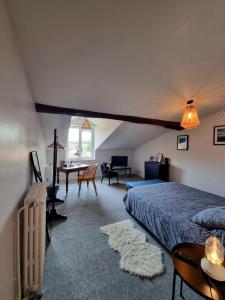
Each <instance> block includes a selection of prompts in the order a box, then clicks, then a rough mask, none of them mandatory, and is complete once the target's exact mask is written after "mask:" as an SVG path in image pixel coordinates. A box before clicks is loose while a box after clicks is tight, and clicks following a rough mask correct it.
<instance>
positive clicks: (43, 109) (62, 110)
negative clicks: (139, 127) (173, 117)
mask: <svg viewBox="0 0 225 300" xmlns="http://www.w3.org/2000/svg"><path fill="white" fill-rule="evenodd" d="M35 107H36V111H37V112H40V113H48V114H61V115H70V116H79V117H88V118H101V119H112V120H120V121H125V122H131V123H138V124H148V125H156V126H162V127H165V128H169V129H174V130H182V129H183V128H182V127H181V126H180V123H179V122H173V121H164V120H157V119H150V118H142V117H135V116H126V115H115V114H108V113H102V112H96V111H89V110H81V109H75V108H66V107H59V106H51V105H46V104H40V103H35Z"/></svg>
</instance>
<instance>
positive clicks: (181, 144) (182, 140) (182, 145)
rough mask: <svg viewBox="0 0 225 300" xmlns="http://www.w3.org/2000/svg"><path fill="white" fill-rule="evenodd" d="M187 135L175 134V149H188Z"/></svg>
mask: <svg viewBox="0 0 225 300" xmlns="http://www.w3.org/2000/svg"><path fill="white" fill-rule="evenodd" d="M188 144H189V136H188V135H178V136H177V150H188Z"/></svg>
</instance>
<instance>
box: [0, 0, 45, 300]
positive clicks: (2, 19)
mask: <svg viewBox="0 0 225 300" xmlns="http://www.w3.org/2000/svg"><path fill="white" fill-rule="evenodd" d="M0 45H1V46H0V66H1V72H0V103H1V109H0V166H1V167H0V245H1V246H0V298H1V299H2V300H14V299H15V295H14V264H15V253H14V247H15V245H14V237H15V236H14V233H15V225H14V212H15V210H16V208H17V206H18V203H19V202H20V200H21V199H22V198H23V196H24V194H25V192H26V191H27V189H28V186H29V184H30V178H31V176H30V166H29V159H28V158H29V151H31V150H38V152H39V157H40V162H41V165H43V164H44V162H45V155H44V153H45V151H44V140H43V137H42V133H41V127H40V121H39V116H38V114H36V113H35V111H34V104H33V100H32V96H31V92H30V90H29V88H28V85H27V80H26V76H25V74H24V70H23V66H22V63H21V60H20V57H19V55H18V51H17V46H16V44H15V37H14V35H13V32H12V29H11V26H10V22H9V19H8V15H7V12H6V9H5V6H4V3H3V0H0Z"/></svg>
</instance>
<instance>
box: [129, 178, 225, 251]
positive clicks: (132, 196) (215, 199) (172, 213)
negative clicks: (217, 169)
mask: <svg viewBox="0 0 225 300" xmlns="http://www.w3.org/2000/svg"><path fill="white" fill-rule="evenodd" d="M123 201H124V204H125V207H126V209H127V211H128V212H129V213H130V214H131V215H132V216H133V217H134V218H135V219H137V220H138V221H139V222H140V223H141V224H143V225H144V226H145V227H146V228H147V229H148V230H149V231H150V232H152V233H153V234H154V235H155V236H156V238H157V239H158V240H159V241H160V242H161V243H162V244H163V245H164V246H165V247H166V248H167V249H168V250H169V251H171V250H172V248H173V247H174V246H175V245H176V244H178V243H182V242H188V243H196V244H204V243H205V240H206V239H207V237H209V236H210V235H216V236H218V237H219V238H220V239H221V240H222V241H223V242H224V241H225V231H224V230H220V229H214V230H209V229H206V228H204V227H202V226H200V225H197V224H196V223H194V222H192V217H193V216H194V215H195V214H197V213H198V212H200V211H202V210H203V209H206V208H211V207H216V206H224V205H225V198H223V197H220V196H216V195H214V194H210V193H207V192H203V191H200V190H197V189H194V188H191V187H188V186H185V185H183V184H179V183H175V182H165V183H159V184H154V185H147V186H142V187H136V188H133V189H130V190H129V191H128V192H127V193H126V195H125V196H124V199H123Z"/></svg>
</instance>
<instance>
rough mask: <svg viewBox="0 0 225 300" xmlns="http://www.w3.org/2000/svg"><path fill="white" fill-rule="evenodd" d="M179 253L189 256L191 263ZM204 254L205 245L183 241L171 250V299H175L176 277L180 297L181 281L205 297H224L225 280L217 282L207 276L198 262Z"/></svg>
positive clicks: (220, 298) (216, 299) (181, 293)
mask: <svg viewBox="0 0 225 300" xmlns="http://www.w3.org/2000/svg"><path fill="white" fill-rule="evenodd" d="M179 254H182V255H184V256H185V257H190V258H191V259H192V260H193V265H192V264H191V263H188V262H186V261H183V260H181V258H180V257H179ZM204 256H205V247H204V246H200V245H194V244H188V243H183V244H179V245H177V246H175V247H174V248H173V250H172V263H173V266H174V274H173V290H172V300H174V299H175V288H176V277H177V276H179V277H180V279H181V284H180V297H181V298H182V299H185V298H184V296H183V282H184V283H186V285H187V286H189V287H190V288H191V289H192V290H193V291H195V292H196V293H197V294H198V295H200V296H202V297H203V298H205V299H213V300H223V299H225V282H218V281H215V280H213V279H212V278H209V277H208V276H207V275H206V274H205V273H204V272H203V271H202V269H201V266H200V262H201V259H202V258H203V257H204Z"/></svg>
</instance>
